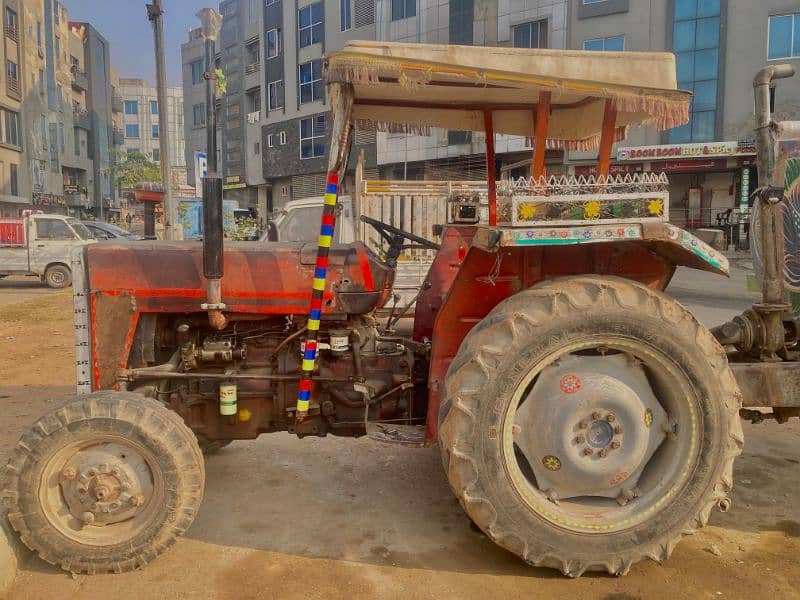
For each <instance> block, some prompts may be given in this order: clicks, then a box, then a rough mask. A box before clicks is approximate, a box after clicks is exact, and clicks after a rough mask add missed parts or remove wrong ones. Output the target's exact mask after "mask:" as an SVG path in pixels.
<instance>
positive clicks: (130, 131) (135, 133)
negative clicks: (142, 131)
mask: <svg viewBox="0 0 800 600" xmlns="http://www.w3.org/2000/svg"><path fill="white" fill-rule="evenodd" d="M125 137H127V138H138V137H139V124H138V123H129V124H128V125H125Z"/></svg>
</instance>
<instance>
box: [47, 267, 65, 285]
mask: <svg viewBox="0 0 800 600" xmlns="http://www.w3.org/2000/svg"><path fill="white" fill-rule="evenodd" d="M65 280H66V279H65V277H64V273H62V272H61V271H59V270H53V271H50V282H51V283H52V284H53V285H62V284H63V283H64V281H65Z"/></svg>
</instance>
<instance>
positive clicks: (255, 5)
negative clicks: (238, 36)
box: [247, 0, 261, 23]
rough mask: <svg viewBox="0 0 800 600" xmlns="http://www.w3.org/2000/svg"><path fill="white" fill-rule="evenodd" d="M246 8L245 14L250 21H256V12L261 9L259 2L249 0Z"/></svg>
mask: <svg viewBox="0 0 800 600" xmlns="http://www.w3.org/2000/svg"><path fill="white" fill-rule="evenodd" d="M247 8H248V10H247V16H248V18H249V19H250V22H251V23H258V13H259V11H260V10H261V2H260V1H259V0H249V2H248V3H247Z"/></svg>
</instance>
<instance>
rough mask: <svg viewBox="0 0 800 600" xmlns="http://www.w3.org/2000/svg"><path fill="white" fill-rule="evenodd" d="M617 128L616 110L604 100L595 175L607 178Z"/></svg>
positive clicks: (608, 101) (609, 101)
mask: <svg viewBox="0 0 800 600" xmlns="http://www.w3.org/2000/svg"><path fill="white" fill-rule="evenodd" d="M616 126H617V109H616V108H615V107H614V104H613V102H611V100H606V106H605V110H604V111H603V131H602V133H601V134H600V149H599V150H598V151H597V175H598V177H599V176H600V175H603V176H606V177H607V176H608V174H609V172H610V171H611V147H612V146H613V145H614V131H615V130H616Z"/></svg>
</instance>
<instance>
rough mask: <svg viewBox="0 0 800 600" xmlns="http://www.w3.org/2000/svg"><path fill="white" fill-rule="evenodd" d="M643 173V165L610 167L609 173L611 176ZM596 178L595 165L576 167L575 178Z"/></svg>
mask: <svg viewBox="0 0 800 600" xmlns="http://www.w3.org/2000/svg"><path fill="white" fill-rule="evenodd" d="M642 171H644V164H642V163H635V164H625V165H611V168H610V169H609V173H610V174H611V175H627V174H628V173H641V172H642ZM581 175H582V176H584V177H589V176H597V165H576V166H575V177H578V176H581Z"/></svg>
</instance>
